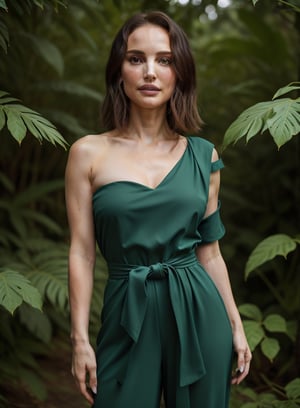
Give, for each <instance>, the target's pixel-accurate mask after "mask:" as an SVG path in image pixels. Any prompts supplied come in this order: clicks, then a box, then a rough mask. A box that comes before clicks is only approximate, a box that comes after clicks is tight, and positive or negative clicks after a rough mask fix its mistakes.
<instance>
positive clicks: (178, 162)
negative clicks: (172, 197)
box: [93, 137, 190, 196]
mask: <svg viewBox="0 0 300 408" xmlns="http://www.w3.org/2000/svg"><path fill="white" fill-rule="evenodd" d="M186 140H187V143H186V147H185V149H184V152H183V153H182V155H181V156H180V157H179V159H178V160H177V161H176V163H175V164H174V165H173V167H172V168H171V169H170V170H169V171H168V173H167V174H166V175H165V176H164V177H163V178H162V180H161V181H160V182H159V183H158V184H157V185H156V186H155V187H149V186H147V185H146V184H143V183H139V182H138V181H133V180H126V179H124V180H116V181H111V182H109V183H106V184H103V185H102V186H99V187H97V188H96V189H95V191H94V192H93V196H94V195H95V194H96V193H98V192H99V191H101V190H104V189H105V188H108V187H110V186H114V185H118V184H129V185H133V186H137V187H140V188H143V189H145V190H147V191H149V192H154V191H156V190H158V189H159V188H160V187H161V186H163V185H164V184H165V182H167V180H168V179H169V178H170V177H171V176H172V175H173V173H174V172H175V171H176V170H177V168H178V167H179V166H180V164H181V163H182V161H183V159H184V158H185V156H186V154H187V151H188V149H189V146H190V139H189V138H188V137H186Z"/></svg>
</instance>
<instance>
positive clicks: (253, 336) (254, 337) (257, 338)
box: [239, 304, 287, 361]
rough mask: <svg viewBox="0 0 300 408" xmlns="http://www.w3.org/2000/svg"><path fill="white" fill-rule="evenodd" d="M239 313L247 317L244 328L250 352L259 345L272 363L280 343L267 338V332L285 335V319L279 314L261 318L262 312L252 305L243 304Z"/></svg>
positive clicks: (274, 339)
mask: <svg viewBox="0 0 300 408" xmlns="http://www.w3.org/2000/svg"><path fill="white" fill-rule="evenodd" d="M239 311H240V313H241V315H242V316H245V317H247V320H245V321H244V328H245V333H246V336H247V339H248V342H249V346H250V349H251V351H254V350H255V348H256V347H257V346H258V345H260V347H261V351H262V353H263V355H264V356H266V357H267V358H268V359H269V360H270V361H273V360H274V358H275V357H276V356H277V354H278V353H279V351H280V343H279V341H278V340H277V339H276V338H273V337H269V336H268V332H270V333H284V334H287V322H286V320H285V318H284V317H282V316H280V315H279V314H269V315H268V316H266V317H265V318H263V315H262V312H261V311H260V310H259V308H258V307H257V306H256V305H253V304H243V305H241V306H240V307H239Z"/></svg>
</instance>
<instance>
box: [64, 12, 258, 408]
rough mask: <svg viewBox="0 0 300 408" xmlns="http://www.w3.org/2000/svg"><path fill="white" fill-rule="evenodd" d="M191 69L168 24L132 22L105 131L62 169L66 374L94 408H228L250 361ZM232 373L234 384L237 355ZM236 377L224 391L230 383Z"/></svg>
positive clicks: (125, 32) (119, 52)
mask: <svg viewBox="0 0 300 408" xmlns="http://www.w3.org/2000/svg"><path fill="white" fill-rule="evenodd" d="M195 82H196V81H195V66H194V61H193V58H192V55H191V51H190V48H189V44H188V41H187V39H186V36H185V34H184V32H183V31H182V30H181V29H180V28H179V27H178V26H177V25H176V24H175V23H174V22H173V21H172V20H171V19H170V18H169V17H168V16H166V15H165V14H163V13H161V12H151V13H148V14H138V15H136V16H133V17H132V18H131V19H129V20H128V21H127V22H126V23H125V24H124V26H123V27H122V28H121V30H120V31H119V33H118V34H117V36H116V38H115V40H114V42H113V44H112V49H111V54H110V57H109V61H108V64H107V71H106V85H107V95H106V98H105V101H104V105H103V118H104V124H105V126H106V127H107V129H108V131H107V133H104V134H102V135H89V136H86V137H83V138H81V139H80V140H78V141H77V142H75V143H74V144H73V146H72V148H71V150H70V155H69V160H68V164H67V169H66V202H67V211H68V218H69V224H70V232H71V246H70V257H69V283H70V306H71V324H72V331H71V338H72V342H73V365H72V371H73V375H74V376H75V379H76V382H77V384H78V386H79V389H80V391H81V393H82V394H83V395H84V396H85V397H86V399H87V400H88V401H89V402H90V403H91V404H94V407H95V408H127V407H130V408H157V407H158V406H159V401H160V398H161V393H162V392H163V395H164V399H165V404H166V407H167V408H196V407H197V408H199V407H203V408H225V407H227V406H228V398H229V388H230V382H231V383H233V384H239V383H240V382H241V381H242V380H243V379H244V378H245V376H246V375H247V374H248V371H249V364H250V359H251V353H250V350H249V346H248V344H247V341H246V338H245V334H244V331H243V327H242V323H241V319H240V316H239V313H238V310H237V307H236V304H235V302H234V299H233V295H232V292H231V287H230V283H229V279H228V274H227V269H226V266H225V263H224V261H223V258H222V255H221V253H220V249H219V245H218V240H219V239H220V238H221V237H222V236H223V234H224V227H223V225H222V223H221V220H220V216H219V203H218V192H219V184H220V175H219V173H220V171H219V170H220V169H221V168H222V162H221V160H220V159H218V156H217V153H216V151H215V149H214V148H213V145H212V144H211V143H209V142H207V141H205V140H204V139H202V138H199V137H185V136H183V134H186V133H187V132H197V131H199V128H200V125H201V120H200V117H199V115H198V112H197V106H196V87H195ZM95 240H96V241H97V243H98V246H99V248H100V250H101V252H102V254H103V256H104V258H105V259H106V261H107V264H108V270H109V280H108V283H107V286H106V290H105V297H104V306H103V311H102V326H101V330H100V332H99V336H98V340H97V351H96V356H95V353H94V351H93V348H92V347H91V345H90V343H89V338H88V322H89V308H90V300H91V294H92V287H93V268H94V262H95ZM233 346H234V350H235V352H236V353H237V369H238V371H237V373H236V374H235V375H234V377H233V378H232V379H231V368H232V365H231V364H232V350H233ZM230 379H231V381H230Z"/></svg>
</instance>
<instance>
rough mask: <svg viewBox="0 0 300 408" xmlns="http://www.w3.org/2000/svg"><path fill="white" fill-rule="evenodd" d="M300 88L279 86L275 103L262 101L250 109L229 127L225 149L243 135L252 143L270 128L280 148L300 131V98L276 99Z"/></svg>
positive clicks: (225, 139) (225, 137) (225, 138)
mask: <svg viewBox="0 0 300 408" xmlns="http://www.w3.org/2000/svg"><path fill="white" fill-rule="evenodd" d="M295 89H300V86H289V85H288V86H286V87H284V88H281V89H279V90H278V91H277V92H276V94H275V95H274V97H273V100H272V101H271V102H260V103H257V104H256V105H254V106H251V107H250V108H248V109H246V110H245V111H244V112H243V113H241V114H240V115H239V117H238V118H237V119H236V120H235V121H234V122H233V123H232V124H231V125H230V126H229V128H228V129H227V131H226V133H225V136H224V143H223V148H224V149H225V148H226V147H227V146H228V145H229V144H231V143H236V142H237V141H238V140H240V139H241V138H242V137H244V136H245V137H246V141H247V142H248V141H249V140H250V139H251V138H252V137H254V136H255V135H257V134H258V133H263V132H265V131H266V130H268V131H269V132H270V134H271V136H272V137H273V139H274V141H275V143H276V144H277V146H278V148H280V147H281V146H282V145H284V144H285V143H287V142H288V141H289V140H290V139H291V138H292V137H293V136H295V135H297V134H298V133H299V132H300V98H296V99H291V98H284V99H280V100H274V99H276V98H277V97H279V96H281V95H283V94H284V93H287V92H290V91H293V90H295Z"/></svg>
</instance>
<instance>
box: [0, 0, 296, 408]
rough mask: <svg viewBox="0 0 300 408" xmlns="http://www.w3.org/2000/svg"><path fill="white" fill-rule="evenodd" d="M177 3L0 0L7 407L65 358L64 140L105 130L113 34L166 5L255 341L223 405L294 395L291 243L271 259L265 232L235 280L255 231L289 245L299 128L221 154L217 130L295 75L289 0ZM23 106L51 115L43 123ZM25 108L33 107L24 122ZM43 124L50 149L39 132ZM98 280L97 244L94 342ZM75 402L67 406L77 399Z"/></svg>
mask: <svg viewBox="0 0 300 408" xmlns="http://www.w3.org/2000/svg"><path fill="white" fill-rule="evenodd" d="M181 3H183V2H179V1H175V0H169V1H167V0H155V1H153V0H152V1H148V0H144V1H138V0H132V1H130V2H129V1H123V0H114V1H111V0H101V1H96V0H83V1H79V0H74V1H72V2H71V1H67V0H62V1H55V0H52V1H51V0H44V1H43V0H22V1H21V0H20V1H18V0H6V1H4V0H0V109H2V110H1V111H0V128H1V131H0V137H1V141H0V143H1V148H0V166H1V167H0V185H1V197H0V220H1V224H0V305H2V306H0V359H1V366H0V407H1V406H3V407H11V406H12V405H11V404H12V402H11V401H12V398H13V397H12V396H14V399H13V401H14V404H15V406H16V407H18V406H22V405H20V404H21V402H22V399H23V400H24V395H26V398H29V396H32V401H40V402H36V403H37V404H43V402H42V401H44V403H46V402H47V401H48V400H49V399H50V400H51V392H53V391H51V389H50V391H49V387H47V384H49V383H50V384H51V380H50V379H49V373H47V372H45V370H41V366H43V364H44V362H45V361H49V356H50V361H51V362H52V363H53V360H54V361H55V356H56V355H67V356H69V341H68V330H69V321H68V301H67V250H68V227H67V221H66V214H65V206H64V194H63V185H64V183H63V177H64V169H65V164H66V159H67V151H68V146H69V145H71V144H72V143H73V142H74V141H75V140H76V139H77V138H79V137H81V136H83V135H85V134H87V133H99V132H101V131H102V130H103V129H101V126H100V120H99V109H100V104H101V101H102V97H103V93H104V81H103V76H104V67H105V63H106V59H107V56H108V52H109V47H110V44H111V41H112V38H113V37H114V35H115V34H116V32H117V30H118V28H119V27H120V25H121V24H122V23H123V22H124V21H125V19H126V18H127V17H129V16H130V15H132V14H133V13H135V12H137V11H141V10H142V11H145V10H150V9H151V10H153V9H159V10H162V11H165V12H167V13H168V14H169V15H170V16H171V17H173V18H174V19H175V20H176V21H177V22H178V24H180V25H181V26H182V27H183V28H184V29H185V31H186V32H187V34H188V36H189V38H190V42H191V46H192V49H193V53H194V56H195V60H196V64H197V77H198V96H199V109H200V112H201V115H202V118H203V119H204V121H205V124H206V125H205V127H204V129H203V132H202V136H203V137H205V138H207V139H209V140H211V141H213V142H214V143H215V145H216V147H217V148H218V150H219V151H220V152H222V157H223V160H224V162H225V165H226V167H225V170H224V171H223V172H222V188H221V200H222V214H223V221H224V223H225V225H226V230H227V234H226V236H225V238H224V239H223V240H222V242H221V247H222V251H223V253H224V257H225V259H226V262H227V264H228V267H229V271H230V277H231V281H232V285H233V289H234V293H235V297H236V300H237V303H238V304H239V305H240V307H241V313H242V314H243V316H244V318H245V327H247V334H248V335H249V337H251V344H252V348H253V349H254V359H253V364H252V370H251V374H250V375H249V377H248V379H247V381H246V383H245V384H244V385H243V387H240V388H239V389H234V390H233V392H232V399H231V405H232V408H235V407H244V408H255V407H273V406H274V407H281V406H284V407H297V406H300V403H299V397H300V384H299V381H300V380H299V377H300V373H299V367H300V355H299V354H300V352H299V350H300V330H299V311H300V301H299V299H300V289H299V272H300V269H299V264H300V262H299V249H297V248H296V249H295V248H294V249H293V250H290V253H289V254H288V255H287V257H286V259H285V258H283V257H278V256H276V257H275V255H278V254H279V253H280V251H279V252H276V250H277V249H278V248H279V249H282V246H283V245H282V244H281V243H279V242H278V241H276V242H277V244H276V245H277V246H276V245H274V246H272V248H269V249H268V251H269V252H268V254H269V255H270V251H273V252H274V251H275V255H274V259H272V260H271V257H270V256H269V255H266V252H265V253H264V254H265V256H266V260H268V259H270V260H269V261H268V262H265V263H264V262H261V265H260V266H259V267H258V268H255V270H254V271H253V272H251V273H249V277H248V278H247V280H245V268H246V264H247V260H248V258H249V256H250V254H251V252H252V251H253V250H254V248H255V247H256V246H257V245H258V244H259V243H260V242H261V241H262V240H264V239H266V238H268V237H269V236H274V235H277V234H285V235H286V236H288V237H291V239H293V240H294V242H295V245H296V244H297V242H299V239H300V238H299V237H300V233H299V231H300V212H299V202H300V201H299V198H300V197H299V195H300V147H299V137H298V136H297V135H296V136H295V137H293V138H292V139H291V140H290V141H289V142H288V143H286V144H284V145H283V146H282V147H281V148H280V149H279V150H278V148H277V146H276V145H275V143H274V142H273V140H272V138H271V137H270V134H268V132H264V133H263V134H262V135H259V136H257V137H255V138H253V139H251V140H250V141H249V143H248V144H246V143H245V140H244V139H242V140H241V141H239V142H238V143H237V144H235V145H234V146H230V147H227V148H226V149H225V150H224V151H222V142H223V138H224V133H225V131H226V129H227V128H228V127H229V125H230V124H231V123H232V122H233V121H234V120H235V119H236V118H237V116H238V115H239V114H240V113H241V112H242V111H243V110H245V109H246V108H248V107H249V106H251V105H254V104H256V103H258V102H262V101H270V100H271V99H272V97H273V95H274V93H275V92H276V90H277V89H279V88H281V87H283V86H285V85H287V84H288V83H290V82H293V81H299V80H300V47H299V39H300V17H299V16H300V13H299V7H300V5H299V4H297V3H298V0H293V1H289V2H285V1H273V0H260V1H258V2H257V3H256V5H255V7H254V5H253V3H252V2H251V1H250V0H249V1H243V2H241V1H239V0H232V1H228V2H227V3H225V2H224V1H223V2H222V1H220V0H219V1H217V0H202V1H196V0H194V1H186V2H184V3H185V4H181ZM225 5H226V7H225ZM1 91H2V93H1ZM5 92H6V93H7V94H4V93H5ZM292 97H294V98H296V97H297V90H296V91H294V93H292ZM5 98H15V99H18V100H19V101H15V100H7V99H6V100H5ZM1 101H2V102H1ZM12 105H17V107H15V108H14V109H13V108H12ZM20 106H21V107H20ZM28 108H30V109H31V110H33V111H34V112H37V113H38V114H40V115H41V118H45V119H47V120H49V121H50V122H49V123H48V122H47V123H44V122H43V123H42V124H41V122H38V118H39V116H37V114H32V113H28V111H26V109H28ZM3 112H5V113H3ZM7 112H8V113H7ZM20 115H23V116H20ZM24 115H25V116H24ZM26 115H33V116H30V117H31V120H32V122H30V123H31V125H30V126H29V127H28V126H27V124H28V122H26V117H27V116H26ZM24 117H25V119H24ZM24 123H25V125H26V126H27V127H26V128H25V125H24ZM51 124H53V125H51ZM51 126H55V127H56V129H57V131H58V132H59V133H55V132H56V130H55V129H54V128H53V127H51ZM24 128H25V130H24ZM47 132H48V133H47ZM50 133H51V135H52V136H53V138H54V139H52V141H53V143H54V142H56V146H54V145H53V144H51V143H48V142H47V141H45V140H44V139H45V134H50ZM59 135H63V137H64V139H65V142H66V143H67V144H65V143H64V141H63V140H62V139H59V137H60V136H59ZM39 139H40V140H39ZM41 140H44V141H43V143H41ZM64 146H65V148H64ZM297 240H298V241H297ZM275 247H276V248H277V249H276V248H275ZM268 256H269V258H268ZM22 279H25V281H23V280H22ZM105 279H106V272H105V265H104V263H103V261H102V259H101V256H100V254H99V259H98V263H97V268H96V273H95V290H94V297H93V304H92V314H91V325H90V327H91V337H92V339H93V341H95V336H96V332H97V330H98V325H99V314H100V310H101V305H102V293H103V285H104V282H105ZM16 282H18V283H16ZM22 285H23V286H22ZM24 285H25V286H24ZM26 285H27V286H26ZM4 287H5V288H6V289H4ZM18 287H22V288H23V289H24V288H25V289H24V290H22V291H19V292H18V289H17V288H18ZM7 288H8V289H7ZM26 288H27V289H26ZM30 305H32V306H34V307H32V306H30ZM39 309H42V311H41V310H39ZM13 311H14V313H13V314H12V313H10V312H13ZM270 316H271V317H270ZM274 316H275V317H274ZM272 319H273V320H272ZM66 364H69V362H68V361H67V362H66ZM46 371H47V370H46ZM47 388H48V391H47ZM23 393H25V394H23ZM18 394H19V395H20V398H19V400H18V398H17V396H18ZM30 398H31V397H30ZM73 400H74V404H75V405H74V407H75V406H77V405H76V402H78V396H77V395H74V396H73ZM20 401H21V402H20ZM72 403H73V402H72V400H71V402H70V401H69V402H68V404H69V405H68V406H70V407H71V406H73V405H71V404H72ZM18 404H19V405H18ZM30 404H31V405H30ZM81 404H82V402H81ZM28 406H33V402H30V403H29V405H28ZM37 406H43V405H37ZM57 406H59V405H57Z"/></svg>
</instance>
